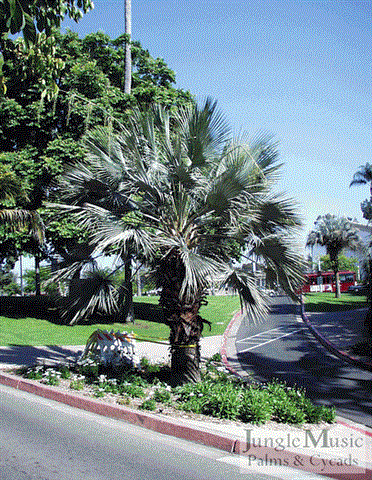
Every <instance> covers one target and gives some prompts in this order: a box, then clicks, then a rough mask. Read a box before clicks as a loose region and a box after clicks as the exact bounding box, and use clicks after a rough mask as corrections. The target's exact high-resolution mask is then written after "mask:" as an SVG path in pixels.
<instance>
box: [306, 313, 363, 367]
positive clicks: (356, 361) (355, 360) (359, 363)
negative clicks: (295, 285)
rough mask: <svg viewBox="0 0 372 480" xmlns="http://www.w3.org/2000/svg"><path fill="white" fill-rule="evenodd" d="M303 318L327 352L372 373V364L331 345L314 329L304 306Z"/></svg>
mask: <svg viewBox="0 0 372 480" xmlns="http://www.w3.org/2000/svg"><path fill="white" fill-rule="evenodd" d="M301 318H302V321H303V322H304V323H305V324H306V326H307V327H308V328H309V330H311V332H312V334H313V335H314V336H315V338H316V339H317V340H318V341H319V343H321V344H322V345H323V346H324V347H325V348H326V349H327V350H329V351H330V352H331V353H333V355H336V357H338V358H340V359H341V360H344V361H346V362H348V363H350V364H352V365H355V366H356V367H358V368H361V369H363V370H368V371H370V372H372V363H370V362H368V361H365V360H360V359H359V358H356V357H353V356H352V355H349V354H348V353H346V352H344V351H343V350H339V349H338V348H337V347H336V346H335V345H334V344H333V343H331V342H330V341H329V340H327V339H326V338H325V337H323V335H322V334H321V333H320V332H319V331H318V329H317V328H316V327H314V325H312V323H311V321H310V319H309V317H308V316H307V315H306V313H305V310H304V307H303V305H301Z"/></svg>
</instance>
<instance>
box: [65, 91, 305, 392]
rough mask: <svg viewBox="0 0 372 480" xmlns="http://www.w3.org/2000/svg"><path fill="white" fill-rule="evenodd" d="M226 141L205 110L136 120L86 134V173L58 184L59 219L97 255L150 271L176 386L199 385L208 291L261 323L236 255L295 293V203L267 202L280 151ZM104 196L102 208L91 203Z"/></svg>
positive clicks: (75, 172)
mask: <svg viewBox="0 0 372 480" xmlns="http://www.w3.org/2000/svg"><path fill="white" fill-rule="evenodd" d="M229 138H230V133H229V128H228V127H227V124H226V121H225V120H224V117H223V116H222V115H221V114H220V113H219V112H218V110H217V109H216V105H215V103H212V102H211V101H210V100H208V101H206V103H205V104H204V105H203V106H202V107H197V106H190V107H185V108H180V109H179V110H178V111H177V112H176V113H174V114H170V112H169V111H167V110H165V109H164V108H161V107H156V108H153V109H152V110H151V111H150V110H147V111H146V112H144V113H143V112H141V111H137V112H135V113H134V115H133V116H132V117H131V123H130V124H129V125H128V126H127V127H126V128H124V129H123V130H122V131H121V132H120V133H119V134H114V133H112V134H111V136H108V135H107V132H106V131H104V130H103V131H102V130H101V131H99V130H98V131H97V130H96V131H95V132H92V133H90V134H88V137H87V140H86V146H87V150H88V155H87V159H86V162H84V163H82V164H80V165H78V166H75V167H72V168H71V170H70V171H68V172H66V174H65V175H64V176H63V182H62V185H61V188H62V190H63V192H64V195H63V199H64V201H65V204H64V206H62V205H61V206H60V208H61V210H62V211H63V212H64V213H65V214H66V212H67V214H70V215H71V214H72V213H73V214H74V215H76V216H77V218H78V219H79V221H80V222H81V224H82V225H85V226H86V228H87V229H88V230H89V231H90V232H91V235H92V243H93V244H94V245H96V249H97V250H105V249H107V248H110V249H112V251H115V252H116V254H117V255H119V256H121V255H123V256H124V257H126V256H127V254H128V252H131V251H133V250H135V251H136V252H138V253H140V254H141V257H142V259H143V261H144V262H146V263H147V264H148V265H151V266H152V268H153V272H154V277H155V279H156V281H157V286H158V287H159V288H160V289H161V294H160V305H161V307H162V309H163V314H164V319H165V322H166V323H167V325H169V327H170V344H171V356H172V360H171V369H172V375H173V381H174V383H184V382H187V381H198V380H199V378H200V377H199V361H200V346H199V341H200V336H201V334H202V330H203V325H204V323H205V321H204V320H203V319H202V317H201V316H200V314H199V309H200V307H201V305H203V304H204V303H205V300H206V292H207V288H208V287H209V286H210V285H211V284H212V283H214V282H218V283H219V284H220V285H226V286H230V287H232V288H234V289H235V290H236V291H237V292H239V294H240V297H241V301H242V307H243V309H244V312H245V314H246V315H247V317H249V318H250V319H253V320H257V319H259V318H261V316H262V315H263V314H264V313H265V312H266V303H265V300H264V298H263V297H262V294H261V293H260V291H259V289H258V288H257V287H256V283H255V278H254V275H253V273H250V272H244V271H242V270H240V269H239V268H234V266H233V265H232V262H231V258H230V252H231V248H232V245H234V248H236V245H239V246H240V249H241V251H243V250H245V251H246V250H247V249H248V251H249V252H250V253H254V254H255V255H256V256H257V257H258V258H261V259H262V261H263V262H265V265H266V268H267V269H268V271H274V272H275V274H276V275H277V278H278V280H279V282H280V284H281V285H282V287H283V288H284V290H285V291H286V292H287V293H288V294H290V295H292V296H293V297H294V298H296V297H295V293H294V292H296V290H297V288H298V286H299V284H300V283H301V281H302V259H301V257H300V255H299V254H298V253H297V251H296V249H294V248H292V242H291V239H292V234H293V232H294V230H295V229H296V228H297V227H298V226H299V224H300V222H299V220H298V217H297V214H296V212H295V209H294V207H293V204H292V202H291V200H289V199H287V198H283V197H281V196H280V195H276V194H274V192H273V186H274V184H275V181H276V178H277V173H278V169H279V164H278V162H277V159H278V158H277V157H278V152H277V149H276V147H275V145H273V144H272V143H271V142H270V141H269V140H268V139H265V138H260V139H258V140H257V141H256V142H254V143H253V144H252V145H250V146H247V145H241V144H239V143H235V142H233V141H230V140H229ZM88 191H89V194H88ZM101 192H106V193H105V201H104V202H102V203H101V204H100V205H98V203H97V202H95V203H91V202H89V198H94V196H95V195H97V194H98V195H101Z"/></svg>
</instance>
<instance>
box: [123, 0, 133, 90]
mask: <svg viewBox="0 0 372 480" xmlns="http://www.w3.org/2000/svg"><path fill="white" fill-rule="evenodd" d="M125 35H126V37H127V42H126V45H125V74H124V77H125V80H124V81H125V84H124V92H125V93H127V94H128V95H129V94H130V92H131V90H132V51H131V50H132V49H131V41H132V1H131V0H125Z"/></svg>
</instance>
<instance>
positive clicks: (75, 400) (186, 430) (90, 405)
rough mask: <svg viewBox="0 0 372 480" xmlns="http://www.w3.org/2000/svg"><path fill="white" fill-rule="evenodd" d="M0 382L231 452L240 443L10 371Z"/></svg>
mask: <svg viewBox="0 0 372 480" xmlns="http://www.w3.org/2000/svg"><path fill="white" fill-rule="evenodd" d="M0 383H2V384H3V385H6V386H8V387H13V388H16V389H18V390H22V391H24V392H28V393H33V394H34V395H38V396H41V397H43V398H47V399H49V400H54V401H57V402H60V403H64V404H66V405H69V406H70V407H75V408H79V409H81V410H86V411H89V412H92V413H96V414H98V415H102V416H104V417H110V418H115V419H120V420H124V421H125V422H128V423H131V424H133V425H138V426H141V427H144V428H147V429H149V430H153V431H155V432H158V433H162V434H164V435H171V436H174V437H177V438H183V439H185V440H189V441H192V442H196V443H200V444H203V445H208V446H210V447H214V448H217V449H219V450H224V451H226V452H230V453H233V452H235V445H236V443H237V440H236V439H235V438H232V437H228V436H223V435H218V434H216V433H213V432H208V431H206V430H196V429H195V428H192V427H189V426H187V425H184V424H182V422H178V421H177V420H174V419H172V420H171V421H170V420H167V419H163V418H158V417H156V416H155V415H150V414H147V413H142V412H138V411H137V410H132V409H129V408H125V407H121V406H117V405H111V404H108V403H105V402H100V401H98V400H94V399H90V398H85V397H80V396H77V395H73V394H71V393H67V392H61V391H59V390H58V389H55V388H53V387H49V386H46V385H41V384H40V383H38V382H36V381H33V380H25V379H22V378H18V377H16V376H13V375H9V374H6V373H0Z"/></svg>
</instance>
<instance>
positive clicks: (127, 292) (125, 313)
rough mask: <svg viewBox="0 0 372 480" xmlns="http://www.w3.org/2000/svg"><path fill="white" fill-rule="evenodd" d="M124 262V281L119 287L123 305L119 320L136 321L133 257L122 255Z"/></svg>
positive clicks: (120, 303) (119, 301) (120, 302)
mask: <svg viewBox="0 0 372 480" xmlns="http://www.w3.org/2000/svg"><path fill="white" fill-rule="evenodd" d="M122 260H123V262H124V281H123V282H122V284H121V285H120V288H119V299H118V304H119V305H121V308H120V312H119V313H118V316H117V320H118V321H120V322H123V321H124V322H134V305H133V285H132V258H131V256H130V255H129V256H128V257H122Z"/></svg>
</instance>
